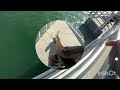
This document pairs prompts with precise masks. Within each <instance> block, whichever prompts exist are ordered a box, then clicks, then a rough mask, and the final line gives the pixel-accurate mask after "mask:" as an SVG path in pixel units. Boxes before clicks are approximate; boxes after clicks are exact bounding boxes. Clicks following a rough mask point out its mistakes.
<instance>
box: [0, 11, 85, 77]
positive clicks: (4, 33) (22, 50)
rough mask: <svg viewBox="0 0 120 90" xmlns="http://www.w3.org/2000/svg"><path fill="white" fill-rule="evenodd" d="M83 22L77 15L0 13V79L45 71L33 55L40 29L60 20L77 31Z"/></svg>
mask: <svg viewBox="0 0 120 90" xmlns="http://www.w3.org/2000/svg"><path fill="white" fill-rule="evenodd" d="M86 18H87V15H86V14H85V12H80V11H74V12H73V11H71V12H70V11H67V12H66V11H0V78H8V79H9V78H32V77H34V76H36V75H38V74H40V73H42V72H44V71H46V70H48V69H49V68H47V67H46V66H45V65H44V64H42V63H41V62H40V60H39V58H38V57H37V54H36V51H35V40H36V35H37V33H38V31H39V30H40V28H42V27H43V26H44V25H45V24H47V23H49V22H51V21H53V20H58V19H60V20H67V21H69V22H70V23H71V24H72V25H73V27H74V28H75V29H77V28H78V27H79V25H80V24H81V23H84V21H85V20H86Z"/></svg>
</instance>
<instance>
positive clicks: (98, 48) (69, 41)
mask: <svg viewBox="0 0 120 90" xmlns="http://www.w3.org/2000/svg"><path fill="white" fill-rule="evenodd" d="M98 12H99V13H100V11H96V12H95V15H97V14H98ZM101 13H102V12H101ZM95 15H93V17H90V20H92V22H95V24H96V25H97V27H98V28H96V29H95V31H93V32H94V33H95V32H96V31H97V30H102V33H101V34H100V35H99V36H98V37H97V38H96V39H95V40H93V41H92V42H90V43H89V44H88V45H86V46H85V51H84V54H83V56H82V58H81V59H80V60H79V61H78V63H77V64H75V65H74V66H73V67H71V68H69V69H64V70H56V69H49V70H47V71H45V72H44V73H42V74H40V75H38V76H36V77H34V78H33V79H106V78H113V77H109V76H106V75H103V74H101V75H99V72H102V71H106V72H107V70H108V69H109V67H110V65H109V64H108V59H109V53H110V51H111V48H112V47H108V46H106V45H105V42H106V41H108V40H114V39H120V35H119V34H120V23H119V22H117V23H116V24H115V22H109V21H110V20H111V19H113V21H115V20H114V18H113V17H114V16H115V14H111V15H109V18H108V19H107V20H106V21H104V20H103V18H102V17H101V16H99V15H98V16H99V17H98V16H97V17H94V16H95ZM87 23H90V22H89V21H88V22H87ZM59 30H60V31H61V33H60V39H61V42H62V43H63V45H64V46H75V45H83V46H84V45H85V41H84V38H82V37H81V36H80V32H78V31H77V30H75V29H74V28H73V27H72V25H71V24H70V23H69V22H67V21H61V20H58V21H54V22H52V23H49V24H47V25H46V26H45V27H43V28H42V29H41V30H40V32H39V34H38V36H37V40H36V50H37V55H38V57H39V58H40V60H42V61H43V63H44V64H46V65H47V66H48V55H49V50H48V51H46V52H45V49H46V47H47V46H48V45H49V43H50V42H52V38H50V37H54V35H55V34H56V32H57V31H59ZM53 46H54V45H53ZM51 47H52V46H51ZM52 48H54V47H52ZM53 52H54V51H53Z"/></svg>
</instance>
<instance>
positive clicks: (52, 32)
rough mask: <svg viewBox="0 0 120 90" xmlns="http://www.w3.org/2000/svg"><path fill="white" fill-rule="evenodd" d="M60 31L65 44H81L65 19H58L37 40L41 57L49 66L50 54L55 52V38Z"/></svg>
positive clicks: (36, 46) (37, 49) (38, 53)
mask: <svg viewBox="0 0 120 90" xmlns="http://www.w3.org/2000/svg"><path fill="white" fill-rule="evenodd" d="M58 31H59V35H58V36H59V37H60V40H61V43H62V45H63V46H80V45H81V44H80V42H79V40H78V39H77V38H76V36H75V34H74V33H73V31H72V30H71V29H70V27H69V26H68V24H67V23H66V22H65V21H62V20H57V21H56V22H55V23H54V24H53V25H52V26H51V27H50V28H49V29H48V30H46V32H45V33H44V35H43V36H42V37H41V38H40V39H39V40H38V41H37V43H36V45H35V48H36V52H37V55H38V57H39V59H40V60H41V61H42V63H43V64H45V65H46V66H48V56H49V54H54V53H55V43H53V38H52V37H55V36H56V34H57V33H58Z"/></svg>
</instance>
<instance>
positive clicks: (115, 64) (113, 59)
mask: <svg viewBox="0 0 120 90" xmlns="http://www.w3.org/2000/svg"><path fill="white" fill-rule="evenodd" d="M106 45H107V46H113V47H112V49H111V51H110V54H109V61H108V62H109V65H110V66H111V67H112V69H113V70H115V72H116V74H117V75H118V76H119V77H120V40H112V41H107V42H106Z"/></svg>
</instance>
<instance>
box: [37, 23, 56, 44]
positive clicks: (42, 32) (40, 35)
mask: <svg viewBox="0 0 120 90" xmlns="http://www.w3.org/2000/svg"><path fill="white" fill-rule="evenodd" d="M55 22H56V21H52V22H50V23H48V24H46V25H45V26H44V27H42V28H41V29H40V30H39V32H38V34H37V36H36V41H35V42H36V43H37V42H38V41H39V39H40V38H41V37H42V36H43V35H44V33H45V32H46V31H47V30H48V29H49V28H50V27H51V26H52V25H53V24H54V23H55Z"/></svg>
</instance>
